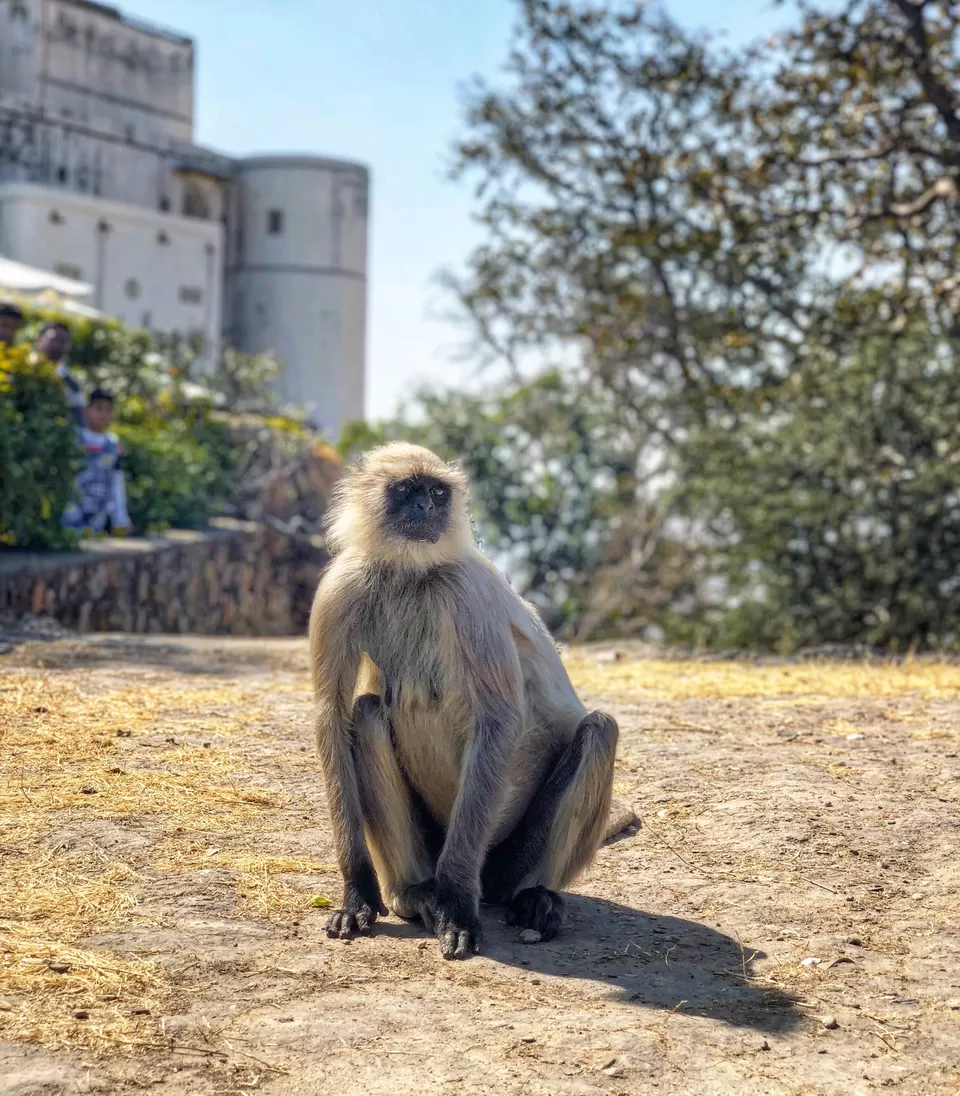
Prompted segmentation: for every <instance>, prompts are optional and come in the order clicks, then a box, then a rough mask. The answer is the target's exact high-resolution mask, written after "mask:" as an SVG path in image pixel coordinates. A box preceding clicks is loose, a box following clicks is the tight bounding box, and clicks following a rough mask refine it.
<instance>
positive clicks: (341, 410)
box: [227, 156, 369, 439]
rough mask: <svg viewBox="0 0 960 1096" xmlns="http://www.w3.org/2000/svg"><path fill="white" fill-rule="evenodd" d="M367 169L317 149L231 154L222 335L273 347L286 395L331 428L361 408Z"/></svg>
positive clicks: (242, 345)
mask: <svg viewBox="0 0 960 1096" xmlns="http://www.w3.org/2000/svg"><path fill="white" fill-rule="evenodd" d="M368 192H369V172H368V170H367V168H366V167H364V166H363V165H361V164H355V163H349V162H346V161H343V160H331V159H327V158H325V157H320V156H255V157H250V158H248V159H244V160H240V161H238V162H237V171H236V176H235V186H234V193H233V199H232V203H231V206H232V208H231V213H230V215H229V221H230V225H229V250H230V255H229V258H228V271H227V304H228V307H229V309H230V322H229V325H228V331H227V333H228V337H229V340H230V341H231V342H233V344H234V345H235V346H236V347H237V348H238V349H240V350H243V351H245V352H247V353H260V352H262V351H266V350H272V351H274V352H275V353H276V355H277V357H278V358H279V359H280V361H281V362H283V365H284V373H283V378H282V381H281V389H282V392H283V395H284V396H286V397H287V398H288V399H290V400H291V401H293V402H296V403H298V404H302V405H307V406H309V408H310V414H311V417H312V419H313V420H314V422H315V423H316V424H317V425H318V426H320V427H323V428H324V429H325V430H326V431H327V432H328V434H329V435H330V436H331V438H334V439H335V438H336V437H337V435H338V434H339V432H340V428H341V427H342V425H343V423H345V422H347V421H349V420H351V419H360V418H363V412H364V373H365V365H366V362H365V350H366V347H365V343H366V311H367V218H368V207H369V202H368Z"/></svg>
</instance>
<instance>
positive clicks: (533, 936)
mask: <svg viewBox="0 0 960 1096" xmlns="http://www.w3.org/2000/svg"><path fill="white" fill-rule="evenodd" d="M542 939H543V937H542V936H541V935H540V933H539V932H537V930H536V929H524V930H523V932H521V933H520V943H521V944H539V943H540V941H541V940H542Z"/></svg>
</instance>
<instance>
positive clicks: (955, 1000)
mask: <svg viewBox="0 0 960 1096" xmlns="http://www.w3.org/2000/svg"><path fill="white" fill-rule="evenodd" d="M947 1008H948V1009H951V1010H952V1011H953V1012H957V1011H958V1010H960V997H951V998H950V1000H949V1001H947Z"/></svg>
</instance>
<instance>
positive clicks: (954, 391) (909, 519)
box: [680, 299, 960, 652]
mask: <svg viewBox="0 0 960 1096" xmlns="http://www.w3.org/2000/svg"><path fill="white" fill-rule="evenodd" d="M869 304H870V301H869V299H867V300H864V301H863V302H861V307H860V313H859V314H860V321H861V325H862V328H863V333H862V335H861V337H860V338H859V340H858V342H857V344H856V345H855V346H854V347H853V348H852V349H851V350H850V351H849V352H845V353H843V354H839V355H837V354H834V353H833V352H832V351H830V350H829V349H826V348H824V347H817V346H812V347H810V348H809V351H808V361H807V363H806V365H805V367H804V368H803V369H801V370H798V371H797V372H796V373H795V374H794V375H793V376H791V377H789V378H788V379H787V380H785V381H784V382H783V383H782V384H780V385H777V386H774V387H771V388H770V389H768V390H767V391H765V392H763V393H758V396H757V399H756V403H755V406H754V407H753V408H744V410H743V412H742V413H741V414H740V415H739V416H738V418H737V420H736V422H733V421H732V420H731V422H729V423H723V422H721V423H718V424H717V425H716V426H715V427H712V428H710V429H703V430H699V431H692V432H691V434H690V437H689V438H688V440H687V442H686V444H685V446H684V452H683V456H684V458H685V469H684V475H683V476H682V477H681V482H682V490H681V492H680V494H681V496H682V497H683V498H685V500H686V504H687V507H688V513H689V514H690V515H691V516H692V517H693V518H694V519H695V520H696V522H697V524H698V526H699V527H700V528H701V529H702V530H703V531H704V538H703V544H704V546H705V547H706V548H708V549H709V551H708V553H707V555H708V563H709V567H710V569H711V570H712V571H713V573H714V574H715V575H717V576H718V577H719V578H720V579H721V580H722V584H723V588H724V589H725V592H726V596H725V597H724V598H723V599H722V600H721V602H720V603H719V604H717V605H715V606H714V608H713V609H712V610H710V611H708V612H706V613H705V614H704V616H703V619H702V620H701V621H699V622H698V624H697V626H696V628H695V629H694V631H695V632H696V633H697V634H696V635H695V637H694V638H697V639H699V640H700V641H702V642H705V643H708V644H710V645H717V646H721V647H746V648H754V649H771V648H773V649H778V650H781V651H789V650H791V649H794V648H803V647H810V646H818V645H822V644H828V645H833V644H840V645H845V646H847V645H860V644H866V645H868V646H872V647H879V648H884V649H886V650H890V651H901V652H902V651H905V650H908V649H911V648H916V649H921V650H923V649H943V648H948V649H955V648H957V647H958V646H960V572H958V566H957V561H958V559H960V390H958V386H957V375H958V366H960V357H958V353H957V348H956V346H955V345H954V344H953V343H952V342H948V341H946V340H938V339H935V338H932V337H931V336H930V335H929V334H928V333H927V332H926V330H925V329H924V327H923V325H921V324H915V325H913V326H911V327H907V328H906V329H902V327H900V326H899V325H897V326H895V327H894V330H893V331H892V332H891V330H890V329H889V327H884V325H883V324H882V323H880V322H879V320H878V318H877V317H875V316H874V317H871V315H870V311H869V307H868V306H869Z"/></svg>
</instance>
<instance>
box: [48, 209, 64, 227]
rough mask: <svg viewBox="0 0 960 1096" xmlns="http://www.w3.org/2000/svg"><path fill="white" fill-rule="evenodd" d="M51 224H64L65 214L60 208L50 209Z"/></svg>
mask: <svg viewBox="0 0 960 1096" xmlns="http://www.w3.org/2000/svg"><path fill="white" fill-rule="evenodd" d="M50 224H52V225H62V224H63V214H62V213H61V212H60V210H59V209H51V210H50Z"/></svg>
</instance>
